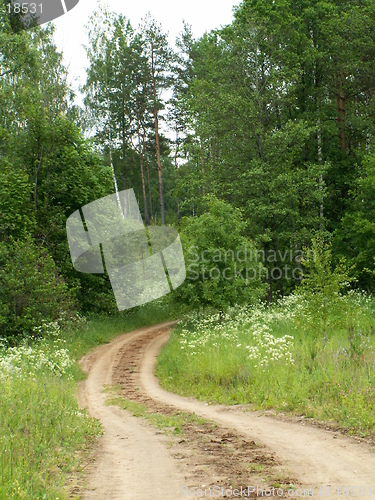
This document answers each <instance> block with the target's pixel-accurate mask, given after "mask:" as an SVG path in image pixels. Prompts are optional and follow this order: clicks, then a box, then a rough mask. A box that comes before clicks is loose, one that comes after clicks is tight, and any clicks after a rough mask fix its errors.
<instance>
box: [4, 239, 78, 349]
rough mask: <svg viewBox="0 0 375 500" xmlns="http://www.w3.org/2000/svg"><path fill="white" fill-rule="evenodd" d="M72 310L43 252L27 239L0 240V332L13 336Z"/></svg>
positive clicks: (26, 332)
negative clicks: (6, 241) (0, 241)
mask: <svg viewBox="0 0 375 500" xmlns="http://www.w3.org/2000/svg"><path fill="white" fill-rule="evenodd" d="M72 309H73V302H72V300H71V298H70V296H69V293H68V289H67V286H66V285H65V283H64V282H63V281H62V279H61V278H60V277H59V276H58V273H57V271H56V267H55V263H54V261H53V259H52V257H51V256H50V255H48V253H47V251H46V250H45V249H42V248H38V247H37V246H36V245H35V244H34V243H33V242H32V240H31V238H28V239H27V240H26V241H14V240H11V241H9V242H8V243H7V244H6V243H4V242H2V243H0V334H1V336H2V337H6V338H8V339H14V340H15V339H16V338H17V337H18V338H20V337H23V336H26V335H28V334H31V333H32V332H33V330H34V329H35V327H37V326H40V325H41V324H42V323H43V321H47V322H48V321H54V320H56V319H58V318H59V317H60V316H61V314H62V313H63V312H66V311H70V310H72Z"/></svg>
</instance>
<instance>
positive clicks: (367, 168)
mask: <svg viewBox="0 0 375 500" xmlns="http://www.w3.org/2000/svg"><path fill="white" fill-rule="evenodd" d="M374 214H375V155H374V154H370V155H368V156H366V157H365V159H364V161H363V163H362V168H361V174H360V177H359V178H358V180H357V182H356V186H355V188H354V189H353V192H352V201H351V204H350V210H348V212H347V213H346V214H345V216H344V218H343V220H342V224H341V227H340V228H338V229H337V231H336V233H335V239H334V249H335V252H336V254H337V255H342V256H344V257H345V258H346V259H347V260H348V261H349V263H350V264H352V265H355V268H356V277H357V278H358V281H359V285H360V286H362V287H363V288H365V289H367V290H369V291H371V292H373V291H374V290H375V287H374V279H373V278H374V273H375V215H374Z"/></svg>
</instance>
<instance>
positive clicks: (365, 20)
mask: <svg viewBox="0 0 375 500" xmlns="http://www.w3.org/2000/svg"><path fill="white" fill-rule="evenodd" d="M374 9H375V5H374V2H373V1H370V0H369V1H353V0H350V1H335V2H328V1H326V2H325V1H316V0H309V1H303V2H294V1H291V0H290V1H285V2H273V1H271V0H269V1H268V0H262V1H260V0H254V1H245V2H243V3H242V4H241V5H240V6H239V7H238V8H236V10H235V13H234V20H233V22H232V24H231V25H228V26H225V27H223V28H221V29H218V30H214V31H212V32H210V33H206V34H204V35H203V36H202V37H201V38H199V39H197V40H195V39H194V38H193V36H192V33H191V28H190V27H189V26H188V25H184V29H183V31H182V32H181V34H180V36H179V38H178V39H177V40H176V46H175V47H171V46H170V44H169V43H168V37H167V34H166V33H165V32H163V29H162V27H161V26H160V25H159V24H158V22H157V21H156V20H154V19H153V18H151V16H150V15H148V16H146V17H145V19H144V21H143V24H141V25H140V26H139V27H138V28H135V27H133V26H132V25H131V23H130V21H129V20H128V19H126V18H125V17H124V16H123V15H116V14H114V13H112V12H110V11H108V10H107V9H106V8H102V9H101V10H99V11H98V12H96V13H95V14H94V15H93V16H92V18H91V20H90V23H89V26H88V34H89V38H88V44H87V47H86V51H87V56H88V59H89V68H88V70H87V80H86V83H85V85H84V86H83V88H82V89H81V92H82V93H83V96H84V107H79V106H77V105H75V104H74V95H73V92H72V89H71V88H69V85H68V84H67V70H66V68H64V66H63V63H62V54H60V53H59V52H58V51H57V49H56V46H55V44H54V42H53V26H52V25H48V26H47V27H42V28H40V27H35V28H32V29H26V27H25V26H23V25H22V17H20V15H16V14H13V15H9V14H8V13H7V11H6V9H4V8H2V17H1V28H2V29H1V38H0V51H1V52H0V54H1V87H0V95H1V101H0V103H1V109H2V113H1V118H0V120H1V123H0V131H1V134H0V141H1V143H0V148H1V149H0V151H1V156H0V175H1V182H0V190H1V196H0V204H1V206H0V214H1V215H0V233H1V235H0V238H1V247H0V256H1V257H0V259H1V268H0V269H1V270H0V289H1V293H0V325H1V331H2V334H3V336H5V337H10V338H13V337H17V336H22V335H23V334H24V333H31V332H32V330H33V328H36V327H39V326H40V324H41V321H42V320H45V321H48V320H55V319H57V316H59V315H60V311H65V312H66V313H67V314H70V312H71V311H73V310H75V311H77V310H78V311H81V312H83V313H90V312H94V313H101V312H105V313H114V312H115V311H116V307H115V304H114V302H113V297H112V292H111V289H110V286H109V282H108V279H107V278H106V277H105V276H104V277H101V276H93V275H82V274H80V273H78V272H76V271H75V270H74V269H73V267H72V264H71V259H70V255H69V248H68V245H67V239H66V231H65V222H66V219H67V217H68V216H69V215H70V214H71V213H73V212H74V211H75V210H77V209H78V208H80V207H82V206H83V205H85V204H87V203H89V202H91V201H94V200H95V199H98V198H100V197H102V196H105V195H106V194H110V193H113V192H114V191H115V189H120V190H122V189H131V188H133V189H134V191H135V194H136V196H137V199H138V201H139V206H140V210H141V212H142V216H143V218H144V221H145V223H146V225H150V224H169V225H173V226H175V227H176V228H178V230H179V231H180V232H181V233H182V235H183V236H184V235H186V238H185V241H186V242H187V243H186V245H187V244H188V243H190V245H193V246H194V245H195V244H197V245H198V247H197V248H201V249H203V247H204V245H206V247H207V245H209V247H208V248H210V247H212V248H215V241H216V247H217V248H222V249H226V250H233V249H236V248H239V247H241V248H243V247H244V245H247V244H248V245H249V247H251V248H253V249H257V250H259V251H260V252H263V255H270V254H272V255H274V256H275V257H274V258H273V259H271V260H272V261H271V262H269V259H265V258H263V259H262V262H261V264H262V267H263V271H262V273H261V274H262V277H261V279H260V280H257V283H255V282H254V283H252V285H254V286H253V287H250V288H257V287H258V288H259V286H260V283H259V281H263V282H265V283H266V285H267V286H266V289H265V288H264V287H263V288H262V294H263V296H266V297H267V299H268V301H269V302H272V300H274V299H275V298H277V297H280V296H284V295H285V294H288V293H290V292H291V291H292V290H293V289H294V287H295V286H296V285H298V284H299V283H300V281H301V273H302V271H301V273H294V275H293V276H286V275H285V274H284V273H283V274H282V275H280V273H279V274H278V275H277V276H273V274H275V273H272V272H271V271H272V269H273V268H275V267H280V266H281V265H282V264H283V257H282V256H283V255H286V252H287V254H288V256H289V257H290V258H289V260H290V261H293V262H294V264H295V266H298V265H299V267H301V266H300V263H299V260H298V258H296V256H297V253H298V252H301V251H302V249H303V248H304V247H310V246H311V242H312V239H313V238H314V237H319V238H320V239H322V241H324V242H326V243H327V244H329V245H331V247H332V259H333V262H334V263H335V262H336V263H337V262H339V261H341V260H342V259H345V261H346V262H347V264H348V265H349V266H351V267H352V269H353V278H355V280H356V281H355V283H356V284H355V286H356V287H359V288H361V289H364V290H367V291H370V292H372V291H373V289H374V280H373V274H374V270H375V265H374V250H375V235H374V222H375V221H374V219H373V217H374V216H373V193H374V189H375V185H374V173H375V153H374V124H375V122H374V83H375V69H374V54H375V52H374V51H375V34H374V33H375V30H374V24H375V15H374ZM203 227H204V231H203V232H202V228H203ZM185 248H190V247H186V246H185ZM187 264H189V255H188V256H187ZM267 268H268V272H267ZM198 275H199V276H198V278H196V276H197V273H194V277H195V278H194V279H191V280H190V282H189V275H188V277H187V278H188V279H187V283H185V285H184V286H183V287H182V288H181V291H180V292H179V293H177V294H176V295H178V297H177V298H178V299H182V300H183V301H187V302H189V303H191V304H195V303H196V302H199V301H200V302H201V304H202V303H203V302H207V304H208V305H213V306H214V307H215V306H217V304H218V303H219V302H220V303H222V304H223V305H225V304H229V303H233V302H236V301H237V302H238V301H239V300H240V299H241V300H247V298H246V294H244V293H243V292H242V290H243V288H244V281H243V277H242V276H241V275H239V276H238V277H236V279H234V280H233V283H231V288H234V289H235V290H236V291H235V292H233V290H231V291H228V290H227V291H226V288H228V287H226V284H225V283H221V282H220V284H221V285H223V286H215V287H214V289H213V288H212V286H211V285H212V283H208V282H207V281H209V280H205V279H203V276H202V275H201V270H199V273H198ZM211 281H212V280H211ZM248 288H249V287H248ZM233 294H234V295H235V296H236V298H234V299H231V297H230V295H233ZM218 295H223V296H222V297H221V298H218V297H217V296H218ZM194 297H195V298H196V299H197V300H195V299H194ZM220 307H221V306H220ZM69 311H70V312H69Z"/></svg>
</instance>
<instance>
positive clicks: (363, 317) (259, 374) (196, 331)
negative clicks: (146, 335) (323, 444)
mask: <svg viewBox="0 0 375 500" xmlns="http://www.w3.org/2000/svg"><path fill="white" fill-rule="evenodd" d="M350 300H351V302H350V303H348V302H347V301H343V303H342V306H343V307H342V310H341V312H340V313H339V314H338V315H337V316H336V317H332V318H330V320H331V321H330V323H329V324H330V327H329V329H328V330H327V332H326V334H325V337H324V336H323V334H322V335H317V334H316V332H315V333H314V334H312V333H311V331H309V329H308V327H307V326H306V325H307V323H306V321H305V317H304V314H303V310H302V309H301V307H300V304H298V299H294V303H293V304H292V302H291V301H290V300H289V302H288V301H286V302H285V303H284V305H283V306H278V307H273V308H259V307H257V308H256V309H255V310H248V311H246V310H245V309H241V310H240V309H235V310H232V312H231V314H229V315H227V317H226V319H225V320H224V322H223V323H222V324H220V321H219V318H218V317H208V318H205V319H204V320H201V321H199V320H197V319H195V318H192V317H191V318H190V319H189V320H187V321H185V322H184V323H183V324H182V325H180V326H178V327H177V328H176V329H175V331H174V332H173V334H172V336H171V339H170V341H169V343H168V344H167V345H166V346H165V347H164V349H163V351H162V353H161V355H160V357H159V359H158V364H157V375H158V377H159V379H160V381H161V384H162V386H163V387H164V388H166V389H167V390H170V391H174V392H177V393H179V394H182V395H188V396H194V397H197V398H198V399H201V400H206V401H211V402H219V403H226V404H250V405H252V408H254V409H275V410H277V411H282V412H284V413H286V412H290V413H293V414H299V415H305V416H307V417H313V418H315V419H318V420H324V421H333V422H336V423H338V424H339V426H341V427H342V428H345V429H347V430H348V431H350V432H352V433H356V434H359V435H363V436H368V435H374V429H375V354H374V353H375V335H374V331H375V314H374V302H373V300H370V299H361V298H360V297H354V298H352V299H350ZM349 310H350V311H351V313H350V317H349V316H348V311H349ZM285 335H290V336H292V337H293V339H294V340H293V341H290V342H291V343H290V346H289V348H287V349H284V351H282V349H281V348H279V346H278V345H277V342H278V341H277V339H280V338H282V337H283V336H285ZM257 339H258V340H257ZM267 339H268V340H267ZM274 339H276V341H275V342H276V344H273V347H272V342H274ZM279 345H282V344H279ZM275 346H276V347H275ZM252 347H253V348H256V349H258V352H259V356H258V358H256V357H254V356H253V358H252V359H251V356H250V352H251V349H249V348H252ZM272 349H273V350H272ZM277 353H279V354H280V355H281V356H280V359H276V358H277ZM289 355H290V356H291V357H290V358H289V357H288V356H289ZM272 358H274V359H272ZM264 360H266V361H264ZM290 360H292V361H293V362H291V361H290ZM262 361H263V364H262Z"/></svg>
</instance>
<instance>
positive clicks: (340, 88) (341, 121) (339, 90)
mask: <svg viewBox="0 0 375 500" xmlns="http://www.w3.org/2000/svg"><path fill="white" fill-rule="evenodd" d="M345 80H346V77H345V74H344V73H343V72H341V74H340V77H336V84H335V86H336V99H335V100H336V110H337V123H338V126H339V130H340V142H341V149H342V150H345V149H346V133H345V112H346V89H345Z"/></svg>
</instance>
